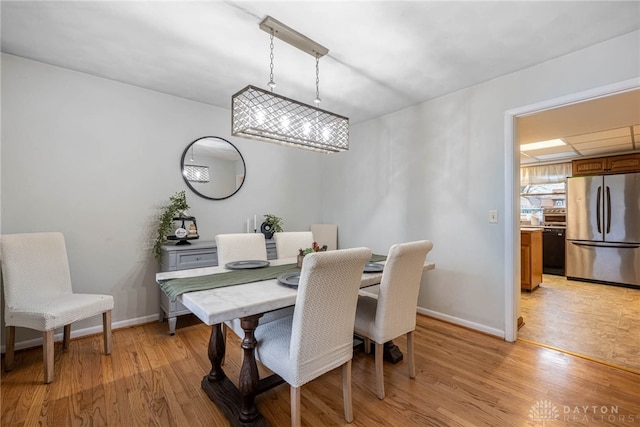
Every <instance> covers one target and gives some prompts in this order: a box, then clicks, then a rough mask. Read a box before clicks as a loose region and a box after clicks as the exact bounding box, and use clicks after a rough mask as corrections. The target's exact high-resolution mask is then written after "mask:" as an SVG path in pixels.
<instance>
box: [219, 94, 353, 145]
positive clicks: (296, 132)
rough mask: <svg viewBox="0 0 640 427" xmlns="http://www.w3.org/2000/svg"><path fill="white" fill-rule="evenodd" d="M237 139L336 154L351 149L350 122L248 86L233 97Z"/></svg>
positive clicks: (232, 121) (233, 124)
mask: <svg viewBox="0 0 640 427" xmlns="http://www.w3.org/2000/svg"><path fill="white" fill-rule="evenodd" d="M231 103H232V114H231V133H232V134H233V135H235V136H242V137H245V138H252V139H257V140H261V141H266V142H273V143H277V144H283V145H290V146H295V147H298V148H304V149H307V150H313V151H320V152H323V153H334V152H338V151H345V150H348V149H349V119H348V118H346V117H343V116H339V115H337V114H334V113H330V112H328V111H325V110H322V109H320V108H317V107H312V106H311V105H307V104H303V103H301V102H298V101H294V100H293V99H290V98H286V97H284V96H280V95H277V94H275V93H273V92H269V91H266V90H263V89H260V88H257V87H255V86H251V85H249V86H247V87H245V88H244V89H242V90H241V91H239V92H238V93H236V94H234V95H233V96H232V97H231Z"/></svg>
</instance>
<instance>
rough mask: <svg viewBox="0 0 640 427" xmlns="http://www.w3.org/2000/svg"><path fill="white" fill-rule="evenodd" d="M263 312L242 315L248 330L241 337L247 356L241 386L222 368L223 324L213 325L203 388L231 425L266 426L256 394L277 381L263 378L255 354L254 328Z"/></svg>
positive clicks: (243, 364) (244, 359) (243, 322)
mask: <svg viewBox="0 0 640 427" xmlns="http://www.w3.org/2000/svg"><path fill="white" fill-rule="evenodd" d="M261 316H262V314H258V315H255V316H249V317H246V318H243V319H241V320H240V321H241V323H240V324H241V326H242V328H243V329H244V331H245V337H244V339H243V340H242V349H243V351H244V357H243V360H242V367H241V370H240V380H239V385H240V387H236V385H235V384H234V383H233V382H232V381H231V380H229V378H227V376H226V374H225V373H224V371H223V369H222V359H223V357H224V354H225V340H224V337H223V335H222V328H221V327H220V325H219V324H218V325H212V326H211V337H210V338H209V347H208V355H209V360H210V361H211V371H210V372H209V374H207V375H205V376H204V378H203V379H202V383H201V385H202V389H203V390H204V392H205V393H206V394H207V396H209V399H211V401H212V402H214V403H215V404H216V405H217V406H218V408H219V409H220V410H221V411H222V412H223V413H224V415H225V417H226V418H227V419H228V420H229V423H230V425H231V426H232V427H265V426H266V421H265V419H264V417H263V416H262V414H260V412H258V409H257V408H256V406H255V402H254V399H255V396H256V395H257V394H258V393H260V392H262V391H264V390H267V389H269V388H271V387H274V386H275V385H277V384H280V383H282V380H280V382H277V381H275V380H274V379H272V378H271V377H269V378H267V379H265V380H262V381H261V380H260V378H259V374H258V366H257V363H256V358H255V353H254V350H255V347H256V344H257V342H256V339H255V336H254V331H255V329H256V327H257V326H258V319H259V318H260V317H261Z"/></svg>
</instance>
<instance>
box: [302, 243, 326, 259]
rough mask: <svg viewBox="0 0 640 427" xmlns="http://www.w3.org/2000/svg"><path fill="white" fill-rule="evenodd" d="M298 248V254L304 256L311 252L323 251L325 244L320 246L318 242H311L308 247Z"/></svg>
mask: <svg viewBox="0 0 640 427" xmlns="http://www.w3.org/2000/svg"><path fill="white" fill-rule="evenodd" d="M298 250H299V251H300V253H299V255H302V256H305V255H306V254H311V253H313V252H324V251H326V250H327V245H322V246H320V245H319V244H318V242H313V243H312V244H311V247H310V248H306V249H302V248H300V249H298Z"/></svg>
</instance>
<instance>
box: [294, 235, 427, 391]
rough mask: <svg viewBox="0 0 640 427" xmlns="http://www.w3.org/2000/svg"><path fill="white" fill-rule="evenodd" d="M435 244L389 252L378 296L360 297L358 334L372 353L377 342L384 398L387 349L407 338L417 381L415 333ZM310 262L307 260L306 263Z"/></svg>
mask: <svg viewBox="0 0 640 427" xmlns="http://www.w3.org/2000/svg"><path fill="white" fill-rule="evenodd" d="M431 248H433V243H432V242H431V241H429V240H421V241H417V242H409V243H400V244H397V245H393V246H392V247H391V248H390V249H389V254H388V255H387V261H386V263H385V267H384V270H383V272H382V280H381V282H380V290H379V293H378V297H377V299H376V298H372V297H370V296H362V295H361V296H360V297H359V298H358V307H357V309H356V319H355V328H354V331H355V333H356V335H359V336H361V337H363V338H364V339H365V350H366V351H367V352H368V351H369V347H370V341H371V340H373V341H374V342H375V367H376V394H377V395H378V398H379V399H384V372H383V367H382V365H383V346H384V343H385V342H387V341H391V340H393V339H394V338H398V337H400V336H402V335H404V334H406V335H407V364H408V365H409V377H411V378H415V376H416V373H415V361H414V357H413V331H414V330H415V328H416V311H417V306H418V293H419V291H420V280H421V278H422V271H423V268H424V263H425V259H426V257H427V254H428V253H429V251H430V250H431ZM305 262H306V261H305Z"/></svg>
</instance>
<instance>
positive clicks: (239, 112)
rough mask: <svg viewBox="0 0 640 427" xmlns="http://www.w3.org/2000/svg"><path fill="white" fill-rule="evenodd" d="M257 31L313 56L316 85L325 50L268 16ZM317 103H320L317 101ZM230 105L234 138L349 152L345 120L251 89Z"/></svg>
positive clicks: (318, 109)
mask: <svg viewBox="0 0 640 427" xmlns="http://www.w3.org/2000/svg"><path fill="white" fill-rule="evenodd" d="M259 27H260V28H261V29H262V30H264V31H266V32H268V33H270V34H271V35H272V38H273V37H277V38H279V39H281V40H283V41H285V42H287V43H289V44H291V45H292V46H295V47H297V48H298V49H300V50H302V51H303V52H306V53H308V54H310V55H312V56H314V57H315V58H316V85H317V84H318V82H319V80H318V78H317V76H318V74H317V73H318V68H317V67H318V65H317V64H318V59H319V58H320V57H322V56H324V55H326V54H327V53H328V52H329V50H328V49H327V48H325V47H324V46H322V45H320V44H318V43H316V42H314V41H313V40H311V39H309V38H308V37H306V36H305V35H303V34H300V33H299V32H297V31H295V30H293V29H291V28H289V27H287V26H286V25H284V24H282V23H281V22H279V21H277V20H276V19H274V18H272V17H270V16H267V17H266V18H265V19H263V20H262V22H261V23H260V25H259ZM271 48H272V49H273V43H272V45H271ZM272 58H273V55H272ZM271 77H272V81H271V82H270V83H273V75H272V76H271ZM274 86H275V84H274ZM316 93H317V94H318V87H317V86H316ZM317 102H318V103H319V102H320V100H319V97H318V99H317ZM231 104H232V106H231V108H232V112H231V133H232V135H234V136H241V137H245V138H251V139H257V140H260V141H266V142H272V143H277V144H282V145H289V146H294V147H298V148H304V149H307V150H313V151H319V152H323V153H334V152H338V151H345V150H348V149H349V119H348V118H347V117H344V116H340V115H338V114H334V113H331V112H329V111H326V110H323V109H320V108H318V107H314V106H311V105H308V104H305V103H302V102H299V101H295V100H293V99H291V98H287V97H284V96H281V95H278V94H276V93H274V92H273V89H272V91H267V90H264V89H260V88H258V87H255V86H252V85H249V86H247V87H245V88H244V89H242V90H240V91H239V92H237V93H236V94H234V95H233V96H232V97H231Z"/></svg>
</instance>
